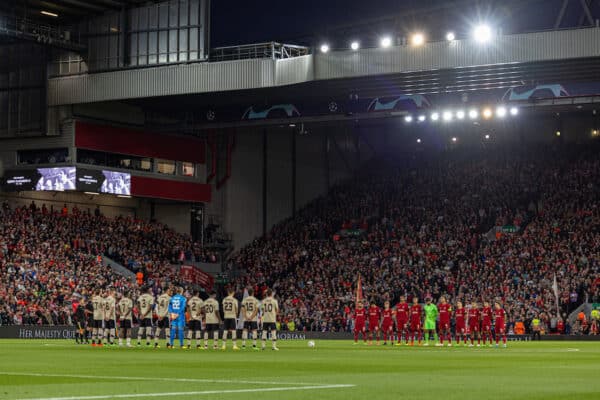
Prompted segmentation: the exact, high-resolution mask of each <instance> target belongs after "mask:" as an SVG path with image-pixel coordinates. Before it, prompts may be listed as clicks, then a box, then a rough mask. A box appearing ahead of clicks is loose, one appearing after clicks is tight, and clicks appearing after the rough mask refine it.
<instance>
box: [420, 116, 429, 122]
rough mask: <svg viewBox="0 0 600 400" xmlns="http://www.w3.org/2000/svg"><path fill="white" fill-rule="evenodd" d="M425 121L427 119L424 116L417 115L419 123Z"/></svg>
mask: <svg viewBox="0 0 600 400" xmlns="http://www.w3.org/2000/svg"><path fill="white" fill-rule="evenodd" d="M425 119H427V117H426V116H424V115H419V122H423V121H425Z"/></svg>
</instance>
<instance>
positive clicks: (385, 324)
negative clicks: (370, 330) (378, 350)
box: [381, 301, 394, 345]
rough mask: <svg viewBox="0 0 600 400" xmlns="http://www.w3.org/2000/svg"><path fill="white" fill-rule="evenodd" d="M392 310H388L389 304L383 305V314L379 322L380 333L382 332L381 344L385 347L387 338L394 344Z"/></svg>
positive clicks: (387, 302)
mask: <svg viewBox="0 0 600 400" xmlns="http://www.w3.org/2000/svg"><path fill="white" fill-rule="evenodd" d="M393 313H394V312H393V310H392V309H391V308H390V302H389V301H386V302H385V303H383V312H382V317H383V319H382V320H381V331H382V332H383V344H384V345H387V338H388V336H389V338H390V341H391V342H392V344H394V317H393Z"/></svg>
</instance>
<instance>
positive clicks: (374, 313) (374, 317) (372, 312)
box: [369, 306, 381, 325]
mask: <svg viewBox="0 0 600 400" xmlns="http://www.w3.org/2000/svg"><path fill="white" fill-rule="evenodd" d="M379 318H381V310H379V307H377V306H370V307H369V322H373V323H378V322H379ZM370 325H373V324H370Z"/></svg>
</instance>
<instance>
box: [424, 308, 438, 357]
mask: <svg viewBox="0 0 600 400" xmlns="http://www.w3.org/2000/svg"><path fill="white" fill-rule="evenodd" d="M424 308H425V324H424V326H423V334H424V336H425V346H429V335H430V334H431V333H432V332H433V338H434V340H435V341H436V343H437V335H436V332H435V324H436V320H437V316H438V309H437V306H436V305H435V304H433V303H432V302H431V297H427V298H426V299H425V307H424Z"/></svg>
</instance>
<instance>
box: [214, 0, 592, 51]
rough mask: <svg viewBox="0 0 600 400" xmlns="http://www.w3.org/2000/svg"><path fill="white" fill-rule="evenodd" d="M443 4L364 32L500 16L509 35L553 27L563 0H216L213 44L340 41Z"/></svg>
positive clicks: (577, 11)
mask: <svg viewBox="0 0 600 400" xmlns="http://www.w3.org/2000/svg"><path fill="white" fill-rule="evenodd" d="M570 3H571V4H570V6H569V8H568V9H567V13H566V17H567V20H566V21H565V23H564V24H563V26H565V25H573V24H576V23H577V21H578V20H579V18H580V17H581V14H582V8H581V6H580V4H579V3H580V2H579V1H575V0H572V1H571V2H570ZM440 4H441V5H450V6H451V7H450V8H448V9H445V10H443V11H433V12H426V13H424V14H422V15H417V16H411V17H407V18H406V19H405V20H404V21H403V26H402V27H398V26H393V27H386V26H380V25H377V24H372V25H367V26H362V27H360V28H359V31H358V32H359V33H358V34H362V35H365V36H368V35H372V36H375V35H380V34H382V33H387V32H382V31H384V30H388V31H389V30H402V29H404V30H406V31H408V32H410V31H414V30H415V29H420V30H424V31H426V32H428V33H429V32H431V31H436V30H438V31H440V32H441V31H445V30H446V29H449V28H453V29H457V30H460V28H457V26H461V27H464V26H465V25H467V24H469V23H472V22H473V21H476V20H478V19H479V20H481V19H490V20H496V22H497V23H498V24H499V25H501V26H502V27H503V30H504V32H506V33H509V32H514V31H517V32H522V31H534V30H541V29H550V28H552V27H553V24H554V20H555V18H556V16H557V15H558V11H559V10H560V6H561V4H562V0H473V1H469V0H443V1H441V0H293V1H290V0H254V1H246V0H244V1H242V0H212V21H211V25H212V29H211V31H212V33H211V35H212V37H211V42H212V46H213V47H217V46H227V45H237V44H249V43H258V42H266V41H272V40H273V41H282V42H287V43H300V42H302V41H304V42H305V43H307V42H308V41H310V42H312V43H313V44H314V42H318V41H321V40H336V39H334V38H335V37H336V35H335V34H334V33H332V32H327V31H328V30H330V29H331V28H332V27H336V26H339V25H341V24H351V25H352V24H357V23H361V22H364V21H365V20H368V19H370V18H377V17H384V16H388V15H393V14H398V13H402V12H406V11H408V10H415V9H420V8H430V7H433V6H436V5H440ZM455 4H456V7H452V6H453V5H455ZM593 4H594V7H593V10H592V12H593V13H594V14H595V15H594V17H595V18H598V17H599V16H598V14H599V11H600V2H598V1H596V2H593ZM464 29H467V28H464ZM361 30H362V32H361ZM309 35H314V37H312V38H311V37H308V36H309ZM344 35H346V36H356V35H357V34H351V33H344V32H341V33H340V32H337V37H338V39H337V40H338V41H342V40H344V41H347V40H349V39H348V38H344V39H340V38H341V37H344ZM431 35H433V33H431ZM340 45H341V44H340Z"/></svg>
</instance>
